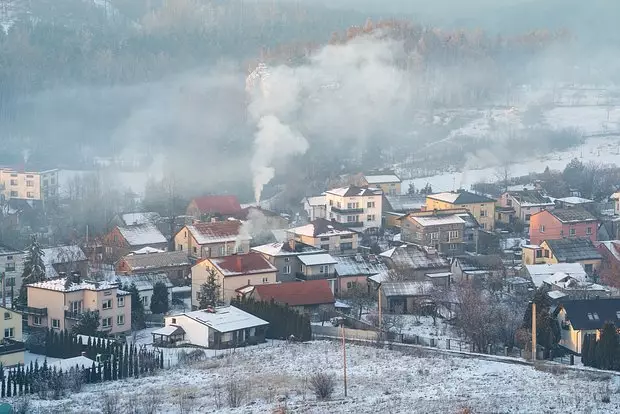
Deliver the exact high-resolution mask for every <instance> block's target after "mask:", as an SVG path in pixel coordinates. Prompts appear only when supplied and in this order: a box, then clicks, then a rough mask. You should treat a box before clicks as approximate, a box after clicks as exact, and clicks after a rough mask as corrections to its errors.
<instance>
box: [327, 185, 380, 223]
mask: <svg viewBox="0 0 620 414" xmlns="http://www.w3.org/2000/svg"><path fill="white" fill-rule="evenodd" d="M325 200H326V203H327V218H328V219H329V220H335V221H336V222H338V223H340V224H342V225H343V226H346V227H349V228H353V229H355V230H357V231H360V232H363V231H365V230H368V229H372V228H374V229H377V228H380V227H381V214H382V203H383V191H382V190H381V189H378V188H367V187H355V186H349V187H344V188H334V189H332V190H328V191H326V192H325Z"/></svg>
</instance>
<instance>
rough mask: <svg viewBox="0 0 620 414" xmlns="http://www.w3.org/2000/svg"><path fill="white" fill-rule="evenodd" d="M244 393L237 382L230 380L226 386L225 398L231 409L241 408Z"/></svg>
mask: <svg viewBox="0 0 620 414" xmlns="http://www.w3.org/2000/svg"><path fill="white" fill-rule="evenodd" d="M243 397H244V391H243V387H242V386H241V384H239V382H238V381H235V380H230V381H229V382H228V384H226V398H227V400H228V405H229V406H230V407H231V408H237V407H241V404H243Z"/></svg>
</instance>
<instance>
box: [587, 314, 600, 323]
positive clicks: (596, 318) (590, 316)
mask: <svg viewBox="0 0 620 414" xmlns="http://www.w3.org/2000/svg"><path fill="white" fill-rule="evenodd" d="M588 319H589V320H591V321H598V320H600V318H599V317H598V313H596V312H592V313H588Z"/></svg>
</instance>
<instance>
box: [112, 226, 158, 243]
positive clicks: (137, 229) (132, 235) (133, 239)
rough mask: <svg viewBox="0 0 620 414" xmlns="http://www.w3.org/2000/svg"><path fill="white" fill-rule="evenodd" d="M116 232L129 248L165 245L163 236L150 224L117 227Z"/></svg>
mask: <svg viewBox="0 0 620 414" xmlns="http://www.w3.org/2000/svg"><path fill="white" fill-rule="evenodd" d="M118 231H119V232H120V233H121V235H122V236H123V238H124V239H125V240H126V241H127V243H128V244H129V245H130V246H144V245H148V244H163V243H166V238H165V237H164V235H163V234H161V231H159V229H158V228H157V227H156V226H155V225H154V224H151V223H146V224H138V225H135V226H126V227H121V226H119V227H118Z"/></svg>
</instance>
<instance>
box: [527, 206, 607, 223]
mask: <svg viewBox="0 0 620 414" xmlns="http://www.w3.org/2000/svg"><path fill="white" fill-rule="evenodd" d="M545 211H548V212H549V214H551V215H552V216H554V217H555V218H557V219H558V220H560V221H561V222H562V223H578V222H582V221H596V217H594V216H593V215H592V214H591V213H590V212H589V211H586V210H584V209H581V208H556V209H554V210H545ZM544 213H545V212H544V211H541V212H540V213H536V214H544Z"/></svg>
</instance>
